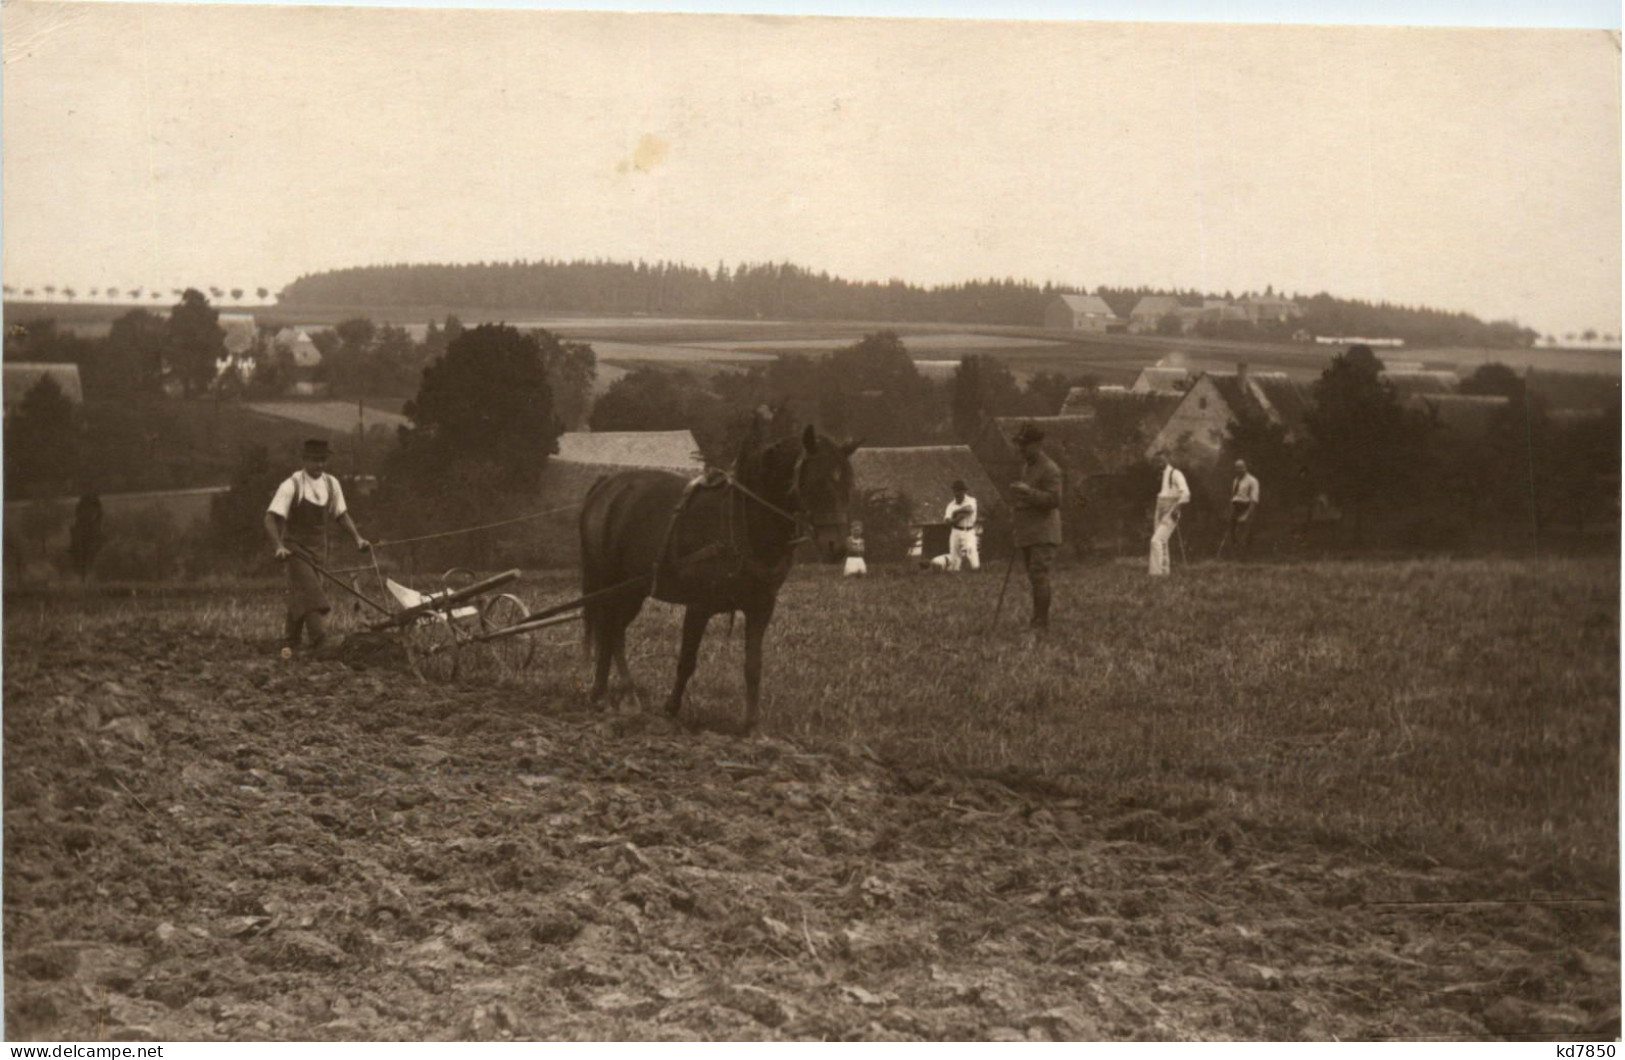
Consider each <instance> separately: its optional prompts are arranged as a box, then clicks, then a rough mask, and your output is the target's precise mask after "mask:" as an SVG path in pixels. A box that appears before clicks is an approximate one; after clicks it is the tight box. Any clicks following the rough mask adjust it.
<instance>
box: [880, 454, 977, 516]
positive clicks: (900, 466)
mask: <svg viewBox="0 0 1625 1060" xmlns="http://www.w3.org/2000/svg"><path fill="white" fill-rule="evenodd" d="M852 479H853V489H854V491H855V492H856V493H858V494H860V495H861V494H865V493H873V492H882V493H890V494H894V495H896V496H899V497H904V498H907V500H908V512H909V525H911V526H935V525H937V524H938V523H941V522H942V514H943V511H944V510H945V509H946V508H947V506H948V502H949V501H950V500H952V499H953V495H954V492H953V488H952V486H953V482H954V480H955V479H964V480H965V488H966V492H968V493H969V494H970V495H971V496H972V497H975V498H976V499H977V501H978V502H979V503H980V504H982V505H984V506H985V505H988V504H996V503H998V502H999V500H1000V496H999V491H998V488H997V487H996V486H994V485H993V480H992V479H991V478H989V477H988V473H987V469H986V468H984V467H983V466H982V462H981V461H980V460H977V459H976V454H975V453H973V452H971V449H970V446H968V445H914V446H904V447H899V448H891V449H881V448H875V449H870V448H859V449H858V450H857V451H856V452H854V453H853V454H852Z"/></svg>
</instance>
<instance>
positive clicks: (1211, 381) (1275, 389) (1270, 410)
mask: <svg viewBox="0 0 1625 1060" xmlns="http://www.w3.org/2000/svg"><path fill="white" fill-rule="evenodd" d="M1243 411H1252V412H1256V413H1260V414H1262V415H1263V416H1264V417H1265V418H1266V419H1268V420H1269V421H1270V422H1272V423H1278V424H1280V425H1281V426H1283V427H1285V428H1286V432H1287V437H1289V438H1291V437H1294V436H1296V435H1298V434H1300V433H1301V432H1302V430H1303V423H1304V417H1305V416H1306V415H1307V414H1308V411H1309V399H1308V396H1307V395H1306V394H1305V393H1304V392H1303V389H1302V388H1301V387H1300V386H1299V385H1298V384H1297V383H1295V382H1294V381H1293V380H1292V379H1291V378H1289V377H1288V376H1287V375H1286V373H1284V372H1249V371H1248V370H1247V366H1246V365H1245V364H1240V365H1237V366H1236V373H1235V374H1234V375H1218V374H1214V373H1211V372H1203V373H1202V374H1201V375H1200V376H1198V377H1197V379H1196V382H1195V383H1194V384H1193V385H1192V386H1191V388H1190V391H1189V392H1188V393H1186V395H1185V397H1184V399H1183V400H1181V401H1180V403H1179V405H1178V406H1177V407H1176V408H1175V409H1174V411H1173V413H1172V414H1171V415H1169V417H1168V420H1167V422H1166V423H1164V424H1163V426H1162V429H1161V430H1159V431H1158V432H1157V434H1156V436H1155V437H1154V438H1153V439H1152V440H1151V444H1150V445H1149V446H1147V448H1146V455H1148V456H1149V455H1150V454H1152V453H1154V452H1156V451H1157V450H1159V449H1164V448H1166V449H1168V450H1169V451H1170V452H1172V453H1173V454H1174V460H1175V462H1176V463H1179V464H1180V465H1181V466H1184V467H1187V468H1189V469H1191V470H1198V471H1199V470H1206V469H1208V468H1211V467H1212V466H1213V465H1214V464H1215V463H1216V462H1217V461H1218V459H1219V455H1220V453H1221V451H1222V450H1223V448H1224V439H1225V434H1226V433H1227V432H1228V430H1229V428H1230V425H1231V424H1232V423H1234V422H1236V420H1237V419H1238V418H1239V416H1240V415H1241V413H1242V412H1243Z"/></svg>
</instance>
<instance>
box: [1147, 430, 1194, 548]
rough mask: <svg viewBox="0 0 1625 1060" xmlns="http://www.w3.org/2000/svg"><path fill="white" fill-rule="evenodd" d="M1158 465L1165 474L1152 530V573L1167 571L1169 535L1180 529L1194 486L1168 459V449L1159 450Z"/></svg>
mask: <svg viewBox="0 0 1625 1060" xmlns="http://www.w3.org/2000/svg"><path fill="white" fill-rule="evenodd" d="M1156 462H1157V467H1158V468H1159V469H1160V471H1161V474H1162V478H1161V483H1162V484H1161V486H1160V488H1159V489H1158V490H1157V514H1156V516H1155V518H1154V520H1153V528H1152V531H1151V574H1152V576H1154V577H1166V576H1167V574H1168V539H1169V538H1170V537H1173V536H1174V531H1175V530H1178V529H1179V512H1180V509H1182V508H1184V507H1185V505H1187V504H1189V503H1190V502H1191V490H1190V487H1189V486H1188V485H1186V484H1185V475H1184V473H1183V472H1182V471H1180V470H1179V469H1178V468H1177V467H1175V466H1174V465H1173V462H1172V461H1171V460H1170V459H1169V457H1168V454H1167V452H1160V453H1158V454H1157V461H1156Z"/></svg>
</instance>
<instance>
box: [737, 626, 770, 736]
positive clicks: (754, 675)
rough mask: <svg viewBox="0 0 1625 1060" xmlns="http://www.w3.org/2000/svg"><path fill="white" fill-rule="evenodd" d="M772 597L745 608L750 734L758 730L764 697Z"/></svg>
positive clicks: (747, 717) (746, 699)
mask: <svg viewBox="0 0 1625 1060" xmlns="http://www.w3.org/2000/svg"><path fill="white" fill-rule="evenodd" d="M773 603H774V601H772V600H771V599H770V600H768V601H767V602H766V603H765V604H759V605H757V606H755V607H748V608H746V609H745V726H744V732H745V733H746V734H747V735H748V734H750V733H753V732H755V731H756V715H757V709H758V708H759V707H760V705H761V698H762V638H763V637H765V636H766V635H767V624H768V623H769V622H770V621H772V619H773Z"/></svg>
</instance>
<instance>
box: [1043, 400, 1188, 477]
mask: <svg viewBox="0 0 1625 1060" xmlns="http://www.w3.org/2000/svg"><path fill="white" fill-rule="evenodd" d="M1184 398H1185V395H1184V393H1183V392H1182V391H1180V392H1175V393H1162V392H1158V391H1134V390H1125V389H1124V388H1123V387H1111V386H1103V387H1097V388H1095V389H1093V390H1091V389H1089V388H1088V387H1073V388H1072V389H1071V390H1070V391H1068V392H1067V395H1066V401H1065V403H1063V404H1062V405H1061V415H1060V418H1061V419H1068V418H1085V419H1091V420H1094V421H1095V426H1094V429H1093V433H1092V434H1091V444H1092V445H1093V447H1094V451H1095V457H1096V459H1097V460H1098V462H1099V464H1100V465H1101V466H1100V470H1101V471H1105V472H1116V471H1120V470H1122V469H1123V468H1125V467H1128V466H1130V465H1132V464H1134V463H1136V462H1137V461H1140V460H1143V459H1144V458H1145V452H1146V447H1147V446H1149V445H1150V444H1151V439H1153V438H1155V437H1156V436H1157V432H1158V431H1160V430H1162V425H1163V424H1165V423H1167V422H1168V417H1169V416H1171V415H1173V411H1174V409H1176V408H1178V407H1179V403H1180V402H1181V401H1183V400H1184Z"/></svg>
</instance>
